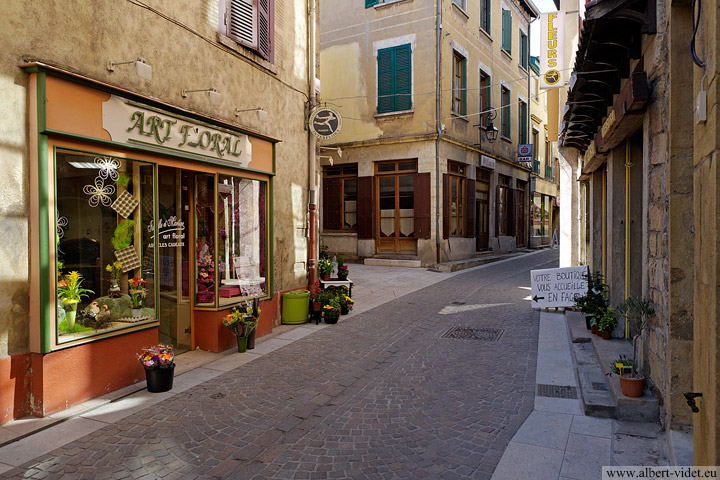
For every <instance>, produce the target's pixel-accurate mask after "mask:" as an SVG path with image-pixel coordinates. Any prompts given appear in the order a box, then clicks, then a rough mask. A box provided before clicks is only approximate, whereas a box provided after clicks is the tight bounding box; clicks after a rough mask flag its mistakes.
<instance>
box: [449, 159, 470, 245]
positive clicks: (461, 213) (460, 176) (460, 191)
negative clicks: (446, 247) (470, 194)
mask: <svg viewBox="0 0 720 480" xmlns="http://www.w3.org/2000/svg"><path fill="white" fill-rule="evenodd" d="M466 172H467V165H464V164H462V163H457V162H453V161H448V180H449V185H448V187H449V188H448V190H447V195H448V206H449V208H451V209H452V204H453V200H455V201H456V205H457V207H456V210H455V213H454V214H453V212H452V210H450V212H449V215H448V218H449V220H450V225H449V227H450V229H449V235H450V236H451V237H464V236H465V216H466V215H467V212H466V211H467V205H465V196H466V194H465V189H466V188H467V175H466ZM453 187H456V188H455V195H453ZM453 219H454V220H455V226H456V231H455V232H453V230H452V222H453Z"/></svg>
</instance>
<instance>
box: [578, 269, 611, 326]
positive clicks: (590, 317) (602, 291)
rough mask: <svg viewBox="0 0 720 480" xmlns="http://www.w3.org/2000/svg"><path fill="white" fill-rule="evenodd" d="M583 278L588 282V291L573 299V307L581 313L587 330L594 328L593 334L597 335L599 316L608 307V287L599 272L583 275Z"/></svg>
mask: <svg viewBox="0 0 720 480" xmlns="http://www.w3.org/2000/svg"><path fill="white" fill-rule="evenodd" d="M585 278H586V279H587V282H588V291H587V293H586V294H585V295H582V296H580V297H577V298H576V299H575V306H576V307H577V308H579V309H580V311H581V312H583V314H584V316H585V326H586V327H587V329H588V330H590V329H593V326H594V327H595V328H594V329H593V333H597V330H598V328H597V322H598V320H599V315H600V314H601V313H602V310H604V309H605V308H607V306H608V303H607V291H608V286H607V284H605V283H604V282H603V276H602V273H600V272H595V273H593V274H591V273H589V272H588V273H586V274H585Z"/></svg>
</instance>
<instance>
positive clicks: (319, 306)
mask: <svg viewBox="0 0 720 480" xmlns="http://www.w3.org/2000/svg"><path fill="white" fill-rule="evenodd" d="M321 310H322V302H313V312H319V311H321Z"/></svg>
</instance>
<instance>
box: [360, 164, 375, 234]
mask: <svg viewBox="0 0 720 480" xmlns="http://www.w3.org/2000/svg"><path fill="white" fill-rule="evenodd" d="M374 180H375V177H358V179H357V216H358V222H357V233H358V238H363V239H367V238H374V237H375V234H374V225H375V222H374V221H373V220H374V219H373V216H374V215H373V212H374V210H375V195H374V194H373V185H374Z"/></svg>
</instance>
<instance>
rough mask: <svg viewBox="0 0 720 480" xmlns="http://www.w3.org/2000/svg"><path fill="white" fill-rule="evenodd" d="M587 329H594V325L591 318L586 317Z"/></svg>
mask: <svg viewBox="0 0 720 480" xmlns="http://www.w3.org/2000/svg"><path fill="white" fill-rule="evenodd" d="M583 317H585V315H583ZM585 328H587V329H588V330H590V329H592V325H591V323H590V317H585Z"/></svg>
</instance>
